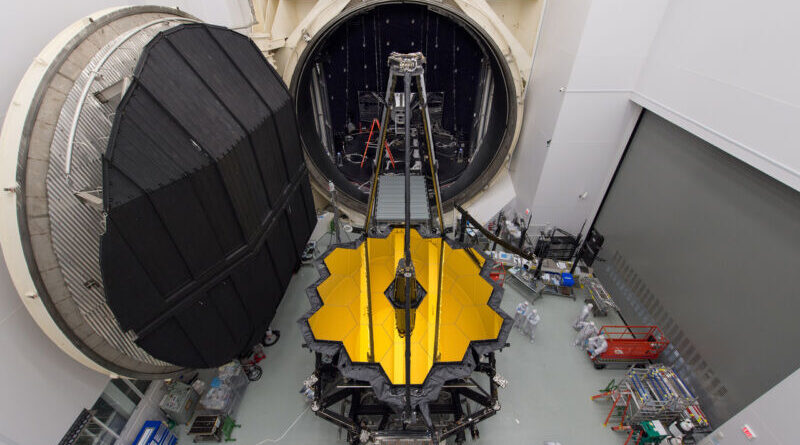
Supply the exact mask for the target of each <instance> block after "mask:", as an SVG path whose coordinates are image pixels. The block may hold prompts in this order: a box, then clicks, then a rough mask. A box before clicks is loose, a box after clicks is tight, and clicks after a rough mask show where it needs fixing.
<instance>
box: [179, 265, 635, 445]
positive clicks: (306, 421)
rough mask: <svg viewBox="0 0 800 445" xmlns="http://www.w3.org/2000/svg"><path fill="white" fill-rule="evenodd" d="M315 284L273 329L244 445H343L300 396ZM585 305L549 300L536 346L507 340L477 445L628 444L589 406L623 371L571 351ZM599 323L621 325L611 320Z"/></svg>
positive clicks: (245, 422)
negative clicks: (303, 326)
mask: <svg viewBox="0 0 800 445" xmlns="http://www.w3.org/2000/svg"><path fill="white" fill-rule="evenodd" d="M316 279H317V272H316V271H315V270H314V269H313V268H312V267H309V266H303V267H302V268H301V269H300V271H299V272H298V273H297V274H296V275H295V276H294V278H293V280H292V282H291V284H290V286H289V289H288V291H287V293H286V296H285V297H284V299H283V301H282V303H281V305H280V307H279V308H278V313H277V315H276V316H275V320H276V322H275V325H274V326H273V327H274V328H277V329H280V331H281V339H280V341H279V342H278V343H277V344H276V345H275V346H273V347H270V348H267V349H266V356H267V357H266V359H265V360H264V361H263V362H262V363H261V366H262V367H263V368H264V376H263V377H262V378H261V380H260V381H257V382H255V383H252V384H251V385H250V387H249V389H248V391H247V393H246V394H245V396H244V398H243V400H242V402H241V405H240V407H239V409H238V414H237V416H236V418H237V422H238V423H240V424H241V425H242V427H241V428H239V429H237V430H236V431H235V433H234V436H233V437H235V438H236V439H237V443H239V444H253V445H264V444H270V443H281V444H304V445H306V444H308V445H311V444H332V443H344V441H343V440H341V439H339V438H338V435H337V428H336V427H334V426H333V425H332V424H330V423H328V422H326V421H324V420H322V419H320V418H317V417H316V416H314V414H313V413H312V412H311V411H310V410H308V408H307V404H306V402H305V401H304V400H303V398H302V397H301V396H300V394H298V389H299V388H300V386H301V385H302V382H303V380H304V379H305V378H306V377H307V376H308V375H309V374H310V373H311V371H312V370H313V363H314V358H313V355H312V354H311V353H310V352H309V351H308V350H307V349H302V348H301V347H300V345H301V343H302V340H301V337H300V332H299V330H298V328H297V324H296V320H297V319H298V318H299V317H300V316H301V315H302V314H303V313H304V312H305V311H306V310H308V307H309V306H308V300H307V298H306V295H305V288H306V287H307V286H308V285H310V284H311V283H312V282H313V281H314V280H316ZM512 279H513V278H509V281H508V282H507V283H506V286H505V288H506V291H505V296H504V299H503V305H502V307H503V309H504V310H505V311H507V312H508V313H509V314H511V313H513V310H514V308H515V306H516V305H517V303H519V302H520V301H522V298H523V296H522V294H521V291H520V288H519V287H517V286H516V285H515V283H513V282H511V280H512ZM578 292H582V290H579V291H578ZM582 304H583V303H582V294H580V295H579V297H578V299H577V301H573V300H571V299H569V298H564V297H558V296H548V295H545V296H544V297H543V298H542V299H539V300H537V301H536V303H535V305H534V306H535V307H537V308H538V310H539V313H540V314H541V316H542V321H541V323H540V324H539V326H538V328H537V329H538V331H537V334H536V341H535V342H534V343H530V342H529V340H528V339H527V338H525V337H523V336H522V335H521V334H520V333H519V331H517V330H514V331H513V332H512V333H511V336H510V338H509V342H510V343H511V347H510V348H507V349H505V350H504V351H503V352H502V353H499V354H498V355H497V359H498V360H497V367H498V372H500V373H501V374H502V375H503V376H504V377H506V378H507V379H508V380H509V385H508V387H507V388H506V389H501V390H500V391H501V392H500V402H501V404H502V408H501V410H500V412H499V413H498V414H497V415H496V416H494V417H492V418H490V419H488V420H486V421H484V422H482V423H481V424H480V425H479V429H480V433H481V438H480V439H479V440H478V441H475V442H472V443H476V444H536V445H540V444H543V443H544V442H546V441H556V442H560V443H561V444H562V445H590V444H592V445H606V444H608V445H612V444H613V445H618V444H621V443H622V442H623V441H624V436H623V434H622V433H615V432H613V431H611V430H610V428H603V426H602V423H603V420H604V419H605V416H606V414H607V413H608V410H609V408H610V405H608V404H607V403H606V402H592V401H591V400H590V399H589V397H590V396H591V395H592V394H595V393H596V392H597V391H598V390H599V389H600V388H603V387H605V386H606V385H607V384H608V382H609V381H610V380H611V379H612V378H613V379H617V380H619V379H620V377H621V376H622V375H623V374H624V371H623V370H608V369H606V370H602V371H598V370H595V369H594V368H593V367H592V365H591V363H590V362H589V360H588V358H587V357H586V356H585V355H584V354H583V353H581V352H580V351H579V350H578V349H577V348H574V347H572V346H571V343H572V339H573V336H574V335H575V331H573V330H572V327H571V326H570V325H571V323H572V321H573V319H574V318H575V316H576V315H577V314H578V312H580V309H581V305H582ZM596 323H597V324H598V326H600V325H603V324H619V323H620V321H619V319H618V318H617V317H616V316H609V317H604V318H599V319H597V320H596ZM468 442H471V441H470V440H469V439H468ZM181 443H190V441H189V440H187V439H183V440H182V441H181Z"/></svg>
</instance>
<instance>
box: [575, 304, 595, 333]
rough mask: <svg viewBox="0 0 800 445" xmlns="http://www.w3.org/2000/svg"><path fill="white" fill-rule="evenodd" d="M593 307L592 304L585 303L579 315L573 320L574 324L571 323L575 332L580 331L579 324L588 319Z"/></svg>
mask: <svg viewBox="0 0 800 445" xmlns="http://www.w3.org/2000/svg"><path fill="white" fill-rule="evenodd" d="M593 307H594V305H593V304H592V303H586V305H585V306H584V307H583V309H581V313H580V314H578V318H576V319H575V323H572V328H573V329H575V330H576V331H578V330H580V329H581V323H582V322H584V321H586V320H587V319H588V318H589V314H591V313H592V308H593Z"/></svg>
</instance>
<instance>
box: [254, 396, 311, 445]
mask: <svg viewBox="0 0 800 445" xmlns="http://www.w3.org/2000/svg"><path fill="white" fill-rule="evenodd" d="M310 407H311V406H310V405H309V406H306V409H304V410H303V411H301V412H300V414H298V415H297V417H296V418H295V419H294V422H292V424H291V425H289V428H286V431H284V432H283V434H281V437H278V438H277V439H264V440H262V441H261V442H259V443H257V444H256V445H263V444H265V443H278V442H280V441H282V440H283V438H284V437H286V435H287V434H289V431H291V430H292V428H294V426H295V425H297V422H299V421H300V418H301V417H303V414H305V413H306V411H308V409H309V408H310Z"/></svg>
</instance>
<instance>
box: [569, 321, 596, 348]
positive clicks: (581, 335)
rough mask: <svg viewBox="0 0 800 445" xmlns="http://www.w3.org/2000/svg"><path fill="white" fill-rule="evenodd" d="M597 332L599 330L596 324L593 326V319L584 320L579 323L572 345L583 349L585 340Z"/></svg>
mask: <svg viewBox="0 0 800 445" xmlns="http://www.w3.org/2000/svg"><path fill="white" fill-rule="evenodd" d="M599 333H600V331H598V330H597V326H595V324H594V322H593V321H584V322H582V323H581V330H580V331H578V333H577V334H576V335H575V340H574V341H573V342H572V345H573V346H577V347H579V348H581V349H584V350H585V349H586V341H587V340H588V339H589V338H590V337H594V336H595V335H597V334H599Z"/></svg>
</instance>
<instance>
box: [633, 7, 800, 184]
mask: <svg viewBox="0 0 800 445" xmlns="http://www.w3.org/2000/svg"><path fill="white" fill-rule="evenodd" d="M797 17H800V3H798V2H793V1H785V0H783V1H781V0H766V1H761V2H755V3H754V2H752V1H744V0H703V1H698V0H673V1H672V2H670V4H669V8H668V9H667V12H666V14H665V16H664V19H663V22H662V24H661V28H660V30H659V33H658V36H657V37H656V39H655V41H654V42H653V46H652V48H651V51H650V56H649V58H648V60H647V63H646V65H645V66H644V69H643V70H642V74H641V76H640V78H639V80H638V82H637V84H636V87H635V94H634V96H633V97H634V100H636V101H637V102H639V103H640V104H642V105H643V106H645V107H647V108H649V109H650V110H652V111H654V112H656V113H658V114H660V115H661V116H662V117H665V118H666V119H668V120H670V121H672V122H673V123H675V124H677V125H679V126H681V127H683V128H684V129H686V130H688V131H690V132H692V133H694V134H695V135H697V136H699V137H701V138H703V139H705V140H707V141H708V142H710V143H711V144H713V145H715V146H717V147H719V148H721V149H722V150H725V151H727V152H729V153H730V154H732V155H733V156H736V157H737V158H739V159H741V160H742V161H744V162H747V163H749V164H751V165H753V166H754V167H756V168H758V169H760V170H762V171H764V172H765V173H767V174H769V175H771V176H773V177H775V178H776V179H778V180H780V181H782V182H785V183H786V184H788V185H789V186H791V187H793V188H795V189H798V190H800V149H798V146H800V145H799V143H798V141H800V125H799V124H800V82H799V81H798V79H800V57H798V48H797V45H798V42H800V27H798V26H797Z"/></svg>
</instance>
